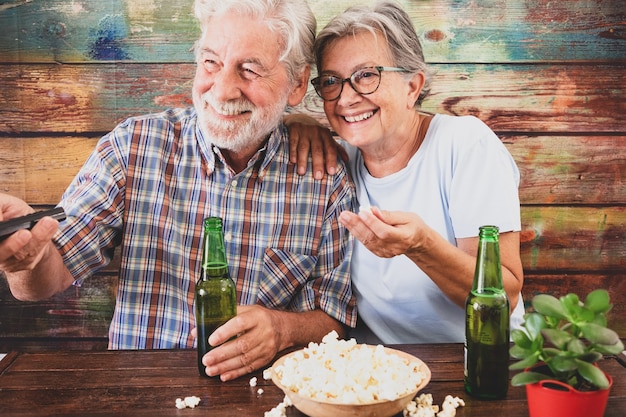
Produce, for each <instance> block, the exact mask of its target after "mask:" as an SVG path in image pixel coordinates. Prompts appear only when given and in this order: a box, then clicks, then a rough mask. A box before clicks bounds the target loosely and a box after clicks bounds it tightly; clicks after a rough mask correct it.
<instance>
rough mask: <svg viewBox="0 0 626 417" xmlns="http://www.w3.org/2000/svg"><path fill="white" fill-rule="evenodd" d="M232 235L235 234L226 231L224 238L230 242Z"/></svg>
mask: <svg viewBox="0 0 626 417" xmlns="http://www.w3.org/2000/svg"><path fill="white" fill-rule="evenodd" d="M232 237H233V236H232V234H231V233H230V232H226V233H224V240H225V241H227V242H230V241H231V239H232Z"/></svg>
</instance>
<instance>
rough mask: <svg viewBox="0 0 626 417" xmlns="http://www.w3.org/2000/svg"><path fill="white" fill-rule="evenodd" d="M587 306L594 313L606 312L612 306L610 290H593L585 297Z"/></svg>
mask: <svg viewBox="0 0 626 417" xmlns="http://www.w3.org/2000/svg"><path fill="white" fill-rule="evenodd" d="M585 307H586V308H587V309H589V310H591V311H593V312H594V313H606V312H607V311H609V310H610V309H611V307H612V305H611V303H610V299H609V292H608V291H607V290H604V289H598V290H594V291H591V292H590V293H589V294H588V295H587V298H586V299H585Z"/></svg>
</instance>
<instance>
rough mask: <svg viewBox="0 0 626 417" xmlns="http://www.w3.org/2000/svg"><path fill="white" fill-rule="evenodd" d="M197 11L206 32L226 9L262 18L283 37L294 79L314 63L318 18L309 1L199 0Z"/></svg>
mask: <svg viewBox="0 0 626 417" xmlns="http://www.w3.org/2000/svg"><path fill="white" fill-rule="evenodd" d="M194 11H195V14H196V18H197V19H198V21H199V22H200V29H201V30H202V31H203V32H204V31H205V30H206V29H207V27H208V25H209V24H211V23H210V21H211V19H212V18H213V17H214V16H217V15H221V14H223V13H225V12H234V13H237V14H241V15H244V16H250V17H253V18H259V19H263V20H264V22H265V23H266V24H267V27H268V29H269V30H270V31H274V32H275V33H278V35H279V36H280V38H281V39H282V40H283V45H281V47H282V48H283V51H282V54H281V57H280V61H282V62H284V63H285V64H286V65H287V70H288V73H289V76H290V79H291V80H292V81H296V80H297V79H298V76H299V75H300V74H301V73H302V71H303V70H304V69H305V68H306V67H307V66H308V65H313V63H314V58H313V42H314V41H315V31H316V29H317V21H316V20H315V15H314V14H313V12H312V11H311V8H310V7H309V5H308V3H307V2H306V0H196V1H195V5H194ZM196 49H197V48H196Z"/></svg>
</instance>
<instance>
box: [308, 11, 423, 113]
mask: <svg viewBox="0 0 626 417" xmlns="http://www.w3.org/2000/svg"><path fill="white" fill-rule="evenodd" d="M365 31H368V32H371V33H372V34H373V35H374V36H375V37H376V38H377V39H378V38H380V35H382V40H383V41H384V42H386V44H387V48H388V49H389V52H390V55H391V56H390V59H391V61H392V65H393V66H396V67H400V68H404V69H406V70H407V71H408V72H409V74H410V75H413V74H416V73H418V72H420V71H422V72H423V73H424V76H425V79H426V82H425V84H424V88H422V91H421V93H420V96H419V98H418V99H417V102H416V103H415V106H416V107H419V106H421V104H422V101H423V100H424V98H425V97H426V96H427V95H428V93H429V92H430V83H431V73H430V70H429V69H428V67H427V65H426V62H425V61H424V53H423V52H422V45H421V43H420V41H419V38H418V36H417V33H416V32H415V27H414V26H413V22H411V19H410V17H409V15H408V14H407V13H406V11H404V9H402V6H400V5H399V4H397V3H394V2H391V1H383V2H379V3H377V4H375V5H374V6H372V7H368V6H353V7H350V8H348V9H347V10H346V11H345V12H343V13H341V14H339V15H337V16H336V17H334V18H333V19H332V20H331V21H330V22H329V23H328V24H327V25H326V27H325V28H324V29H322V30H321V31H320V33H319V34H318V35H317V39H316V40H315V46H314V52H315V59H316V64H317V70H318V72H319V71H320V69H321V64H322V62H321V61H322V56H323V54H324V51H325V50H326V48H327V47H328V46H330V45H331V44H332V43H333V42H334V41H336V40H338V39H341V38H344V37H346V36H354V35H356V34H358V33H362V32H365ZM375 47H376V45H372V48H375Z"/></svg>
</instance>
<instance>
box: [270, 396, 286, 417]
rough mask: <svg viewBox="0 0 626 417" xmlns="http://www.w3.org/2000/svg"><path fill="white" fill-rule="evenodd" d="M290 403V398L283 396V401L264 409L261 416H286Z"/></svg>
mask: <svg viewBox="0 0 626 417" xmlns="http://www.w3.org/2000/svg"><path fill="white" fill-rule="evenodd" d="M291 405H292V404H291V400H290V399H289V397H287V396H285V398H284V399H283V402H281V403H280V404H278V405H277V406H276V407H274V408H272V409H271V410H270V411H266V412H265V413H264V414H263V417H286V416H287V407H290V406H291Z"/></svg>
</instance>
